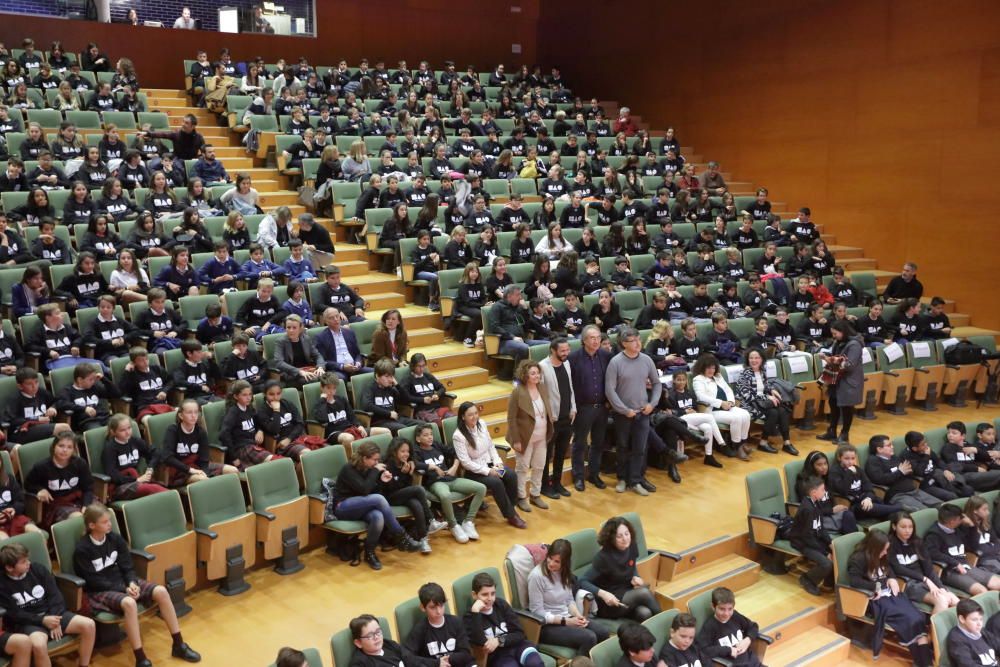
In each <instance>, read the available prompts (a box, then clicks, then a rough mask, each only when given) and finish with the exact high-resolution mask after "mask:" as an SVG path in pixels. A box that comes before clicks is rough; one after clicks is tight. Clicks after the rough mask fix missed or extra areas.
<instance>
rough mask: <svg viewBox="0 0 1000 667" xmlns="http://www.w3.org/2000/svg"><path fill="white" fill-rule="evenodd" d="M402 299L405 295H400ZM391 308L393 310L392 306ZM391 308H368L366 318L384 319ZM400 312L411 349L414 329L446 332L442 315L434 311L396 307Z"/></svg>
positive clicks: (411, 307)
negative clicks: (384, 315)
mask: <svg viewBox="0 0 1000 667" xmlns="http://www.w3.org/2000/svg"><path fill="white" fill-rule="evenodd" d="M399 296H400V297H402V296H403V295H402V294H400V295H399ZM389 308H393V306H390V307H389ZM389 308H381V309H376V308H374V307H373V306H371V305H369V306H368V311H367V312H366V316H367V317H368V319H370V320H378V319H382V315H383V314H384V313H385V311H387V310H389ZM395 308H396V309H397V310H399V314H400V315H402V317H403V323H404V324H405V325H406V332H407V334H409V338H410V347H411V348H412V347H413V330H414V329H438V330H441V331H442V333H443V331H444V323H443V322H442V321H441V313H435V312H434V311H432V310H430V309H428V308H426V307H424V306H416V305H413V304H409V305H406V304H404V305H402V306H396V307H395Z"/></svg>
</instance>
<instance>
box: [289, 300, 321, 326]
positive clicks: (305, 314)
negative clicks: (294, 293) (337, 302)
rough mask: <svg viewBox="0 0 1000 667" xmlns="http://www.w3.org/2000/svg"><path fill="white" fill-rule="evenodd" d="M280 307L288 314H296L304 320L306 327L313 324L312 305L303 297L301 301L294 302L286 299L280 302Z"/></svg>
mask: <svg viewBox="0 0 1000 667" xmlns="http://www.w3.org/2000/svg"><path fill="white" fill-rule="evenodd" d="M281 309H282V310H284V311H285V312H286V313H288V314H289V315H298V316H299V317H301V318H302V321H303V322H305V325H306V327H311V326H315V324H314V320H313V312H312V306H310V305H309V302H308V301H306V300H305V299H303V300H302V303H300V304H296V303H295V302H294V301H292V300H291V299H286V300H285V303H283V304H281Z"/></svg>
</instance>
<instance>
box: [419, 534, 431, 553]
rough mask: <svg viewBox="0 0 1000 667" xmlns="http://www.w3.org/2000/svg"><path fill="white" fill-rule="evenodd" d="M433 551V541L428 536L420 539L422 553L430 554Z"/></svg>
mask: <svg viewBox="0 0 1000 667" xmlns="http://www.w3.org/2000/svg"><path fill="white" fill-rule="evenodd" d="M430 552H431V542H430V540H428V539H427V538H426V537H425V538H424V539H422V540H420V553H422V554H429V553H430Z"/></svg>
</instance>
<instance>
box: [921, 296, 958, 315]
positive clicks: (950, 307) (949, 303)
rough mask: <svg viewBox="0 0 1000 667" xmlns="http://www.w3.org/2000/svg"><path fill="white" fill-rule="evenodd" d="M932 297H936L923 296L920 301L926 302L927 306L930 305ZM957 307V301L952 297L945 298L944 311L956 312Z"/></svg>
mask: <svg viewBox="0 0 1000 667" xmlns="http://www.w3.org/2000/svg"><path fill="white" fill-rule="evenodd" d="M932 298H934V297H930V296H925V297H921V299H920V303H922V304H924V305H926V306H930V305H931V299H932ZM955 308H956V306H955V302H954V301H953V300H952V299H945V300H944V312H946V313H949V314H951V313H954V312H955Z"/></svg>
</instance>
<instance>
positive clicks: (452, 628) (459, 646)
mask: <svg viewBox="0 0 1000 667" xmlns="http://www.w3.org/2000/svg"><path fill="white" fill-rule="evenodd" d="M404 646H405V648H406V649H407V650H409V651H410V652H411V653H413V655H415V656H420V657H424V658H433V659H435V660H439V659H441V658H443V657H444V656H446V655H448V656H453V657H461V658H465V659H466V660H468V661H469V662H470V663H471V661H472V656H471V651H472V649H471V648H470V647H469V638H468V637H467V636H466V634H465V625H464V624H463V623H462V619H460V618H459V617H458V616H452V615H451V614H445V615H444V623H443V624H442V625H441V627H439V628H436V627H434V626H433V625H431V624H430V622H429V621H428V620H427V617H422V618H421V619H420V620H418V621H417V622H416V624H415V625H414V626H413V628H412V629H411V630H410V634H409V636H408V637H407V638H406V640H405V643H404ZM435 664H436V663H435Z"/></svg>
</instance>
